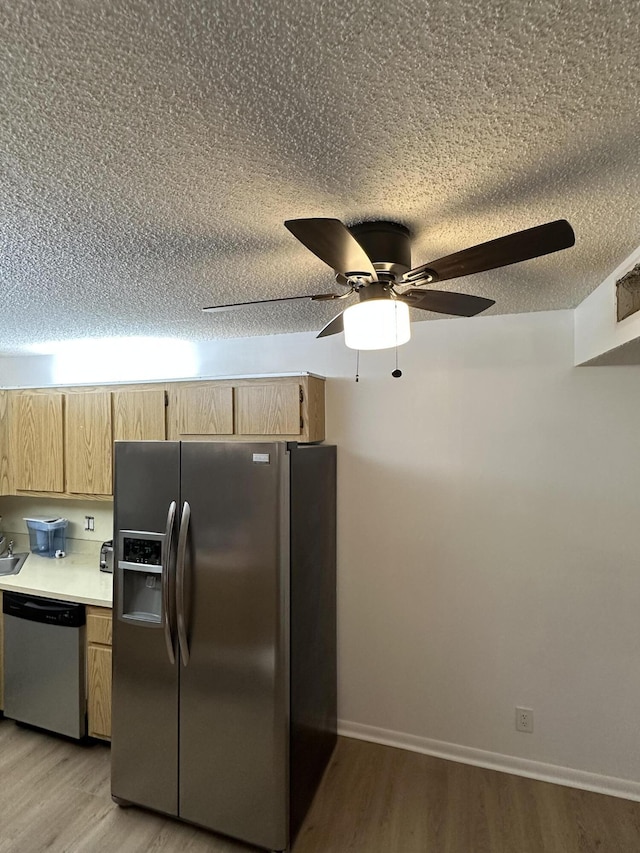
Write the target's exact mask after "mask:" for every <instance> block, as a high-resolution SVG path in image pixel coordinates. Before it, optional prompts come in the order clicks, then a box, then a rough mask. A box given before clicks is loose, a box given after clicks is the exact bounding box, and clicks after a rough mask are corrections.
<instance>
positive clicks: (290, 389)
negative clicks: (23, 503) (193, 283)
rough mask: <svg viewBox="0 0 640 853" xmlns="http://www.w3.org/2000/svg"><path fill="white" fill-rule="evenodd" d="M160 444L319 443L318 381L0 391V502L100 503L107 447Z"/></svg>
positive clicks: (105, 487)
mask: <svg viewBox="0 0 640 853" xmlns="http://www.w3.org/2000/svg"><path fill="white" fill-rule="evenodd" d="M166 438H169V439H172V440H181V439H185V440H200V441H216V440H217V441H220V440H231V441H242V440H245V441H246V440H254V441H255V440H274V439H281V440H282V439H284V440H289V441H294V440H295V441H300V442H316V441H323V440H324V379H321V378H319V377H316V376H309V375H300V376H277V377H260V378H255V379H233V380H231V379H225V380H202V381H195V382H191V381H189V382H168V383H166V384H164V383H163V384H160V383H158V384H148V385H143V384H140V385H136V386H134V387H131V386H114V385H111V386H106V385H105V386H93V387H89V386H84V387H68V388H55V389H45V388H42V389H33V390H29V391H0V494H24V493H30V494H36V493H37V494H42V495H47V496H51V497H53V496H56V495H57V496H59V497H68V498H71V497H78V496H83V497H92V498H96V499H98V500H100V499H110V498H111V495H112V476H113V470H112V469H113V462H112V460H113V442H114V441H119V440H121V441H150V440H152V441H163V440H165V439H166ZM5 439H6V440H5ZM7 445H8V451H7V449H6V448H7Z"/></svg>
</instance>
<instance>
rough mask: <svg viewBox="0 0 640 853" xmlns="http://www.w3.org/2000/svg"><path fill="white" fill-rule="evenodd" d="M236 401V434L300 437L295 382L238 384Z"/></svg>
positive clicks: (297, 394)
mask: <svg viewBox="0 0 640 853" xmlns="http://www.w3.org/2000/svg"><path fill="white" fill-rule="evenodd" d="M235 399H236V434H238V435H291V436H294V435H295V436H297V435H300V431H301V430H300V386H299V385H298V384H297V383H282V384H277V383H274V384H266V383H265V384H260V385H239V386H238V387H237V388H236V389H235Z"/></svg>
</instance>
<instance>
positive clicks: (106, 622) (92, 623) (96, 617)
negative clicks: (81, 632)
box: [87, 607, 112, 646]
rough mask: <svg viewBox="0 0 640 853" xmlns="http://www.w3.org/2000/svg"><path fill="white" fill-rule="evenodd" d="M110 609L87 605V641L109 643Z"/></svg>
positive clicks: (103, 644) (106, 644) (102, 644)
mask: <svg viewBox="0 0 640 853" xmlns="http://www.w3.org/2000/svg"><path fill="white" fill-rule="evenodd" d="M111 627H112V622H111V611H110V610H108V609H107V608H106V607H87V642H88V643H99V644H100V645H101V646H110V645H111Z"/></svg>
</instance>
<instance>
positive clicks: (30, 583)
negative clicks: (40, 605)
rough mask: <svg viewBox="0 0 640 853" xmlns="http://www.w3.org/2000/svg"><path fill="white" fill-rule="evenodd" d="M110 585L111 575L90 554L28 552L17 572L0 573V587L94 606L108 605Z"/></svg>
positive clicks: (110, 591) (111, 581)
mask: <svg viewBox="0 0 640 853" xmlns="http://www.w3.org/2000/svg"><path fill="white" fill-rule="evenodd" d="M19 550H22V549H18V548H16V553H18V551H19ZM112 586H113V575H112V574H109V573H108V572H101V571H100V569H99V568H98V559H97V557H95V556H94V555H92V554H67V556H66V557H61V558H60V559H55V558H49V557H38V556H36V555H35V554H29V556H28V557H27V559H26V560H25V562H24V565H23V566H22V569H21V570H20V572H19V573H18V574H17V575H4V576H0V589H5V590H8V591H11V592H24V593H26V594H31V595H41V596H44V597H45V598H59V599H62V600H64V601H76V602H78V603H79V604H95V605H96V606H97V607H111V605H112V601H113V591H112Z"/></svg>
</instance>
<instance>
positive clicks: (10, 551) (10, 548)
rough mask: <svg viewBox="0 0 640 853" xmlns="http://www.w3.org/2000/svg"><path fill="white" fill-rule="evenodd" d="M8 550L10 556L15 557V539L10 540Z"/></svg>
mask: <svg viewBox="0 0 640 853" xmlns="http://www.w3.org/2000/svg"><path fill="white" fill-rule="evenodd" d="M7 550H8V553H9V556H10V557H13V539H9V547H8V549H7Z"/></svg>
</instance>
